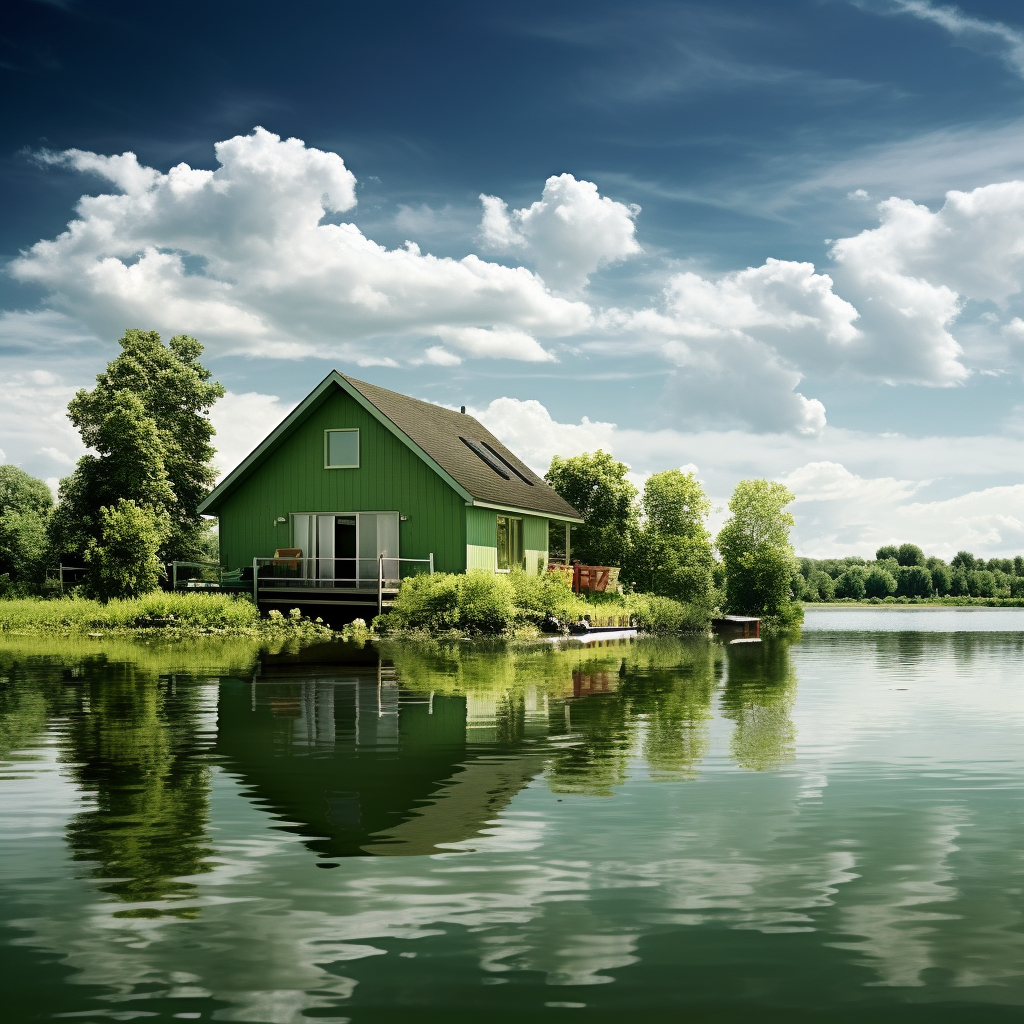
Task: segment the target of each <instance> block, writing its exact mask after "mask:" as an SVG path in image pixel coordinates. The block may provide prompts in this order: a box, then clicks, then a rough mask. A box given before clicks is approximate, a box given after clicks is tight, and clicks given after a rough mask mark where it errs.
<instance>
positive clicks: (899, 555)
mask: <svg viewBox="0 0 1024 1024" xmlns="http://www.w3.org/2000/svg"><path fill="white" fill-rule="evenodd" d="M896 561H897V562H899V563H900V565H908V566H909V565H924V564H925V557H924V552H923V551H922V550H921V549H920V548H919V547H918V546H917V545H916V544H901V545H900V546H899V550H898V551H897V552H896Z"/></svg>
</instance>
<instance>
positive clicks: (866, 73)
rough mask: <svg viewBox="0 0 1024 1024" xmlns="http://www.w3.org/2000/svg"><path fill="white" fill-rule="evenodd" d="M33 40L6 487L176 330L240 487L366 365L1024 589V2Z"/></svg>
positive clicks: (9, 87)
mask: <svg viewBox="0 0 1024 1024" xmlns="http://www.w3.org/2000/svg"><path fill="white" fill-rule="evenodd" d="M5 7H6V12H7V17H6V25H5V31H4V34H3V40H2V42H3V51H2V56H0V73H2V74H3V76H4V86H3V96H4V100H3V102H4V118H3V127H2V129H0V130H2V133H3V138H2V145H0V176H2V195H3V197H4V200H5V203H4V215H3V218H2V220H0V258H2V260H3V262H4V265H5V267H6V273H5V274H4V276H3V278H2V282H3V293H2V303H0V309H2V320H0V360H2V363H0V375H2V378H3V380H4V381H5V388H4V390H5V391H6V393H7V396H8V400H7V401H6V402H3V403H2V405H3V406H4V407H5V408H0V449H2V451H3V453H4V457H5V458H6V459H7V460H9V461H12V462H15V463H17V464H19V465H21V466H23V467H24V468H25V469H27V470H29V471H30V472H32V473H35V474H37V475H39V476H42V477H44V478H47V479H50V480H54V481H55V480H56V479H57V478H59V477H60V476H62V475H64V474H65V473H66V472H67V471H68V469H69V467H70V466H71V465H72V464H73V460H74V459H75V458H77V456H78V455H79V454H80V453H81V446H80V444H79V443H78V441H77V437H76V435H75V434H74V432H73V430H71V428H70V426H69V425H68V424H67V423H66V421H65V420H64V419H63V408H64V405H65V404H66V401H67V399H68V397H69V396H70V394H71V393H73V391H74V389H75V388H76V387H79V386H83V385H88V384H89V383H90V381H91V380H92V377H93V376H94V375H95V374H96V373H97V372H98V371H99V370H101V369H102V368H103V366H104V365H105V363H106V361H107V360H108V359H109V358H110V357H111V355H112V354H113V353H114V351H115V350H116V339H117V337H119V335H120V333H121V331H122V330H123V328H124V327H126V326H139V327H151V328H155V329H159V330H160V331H161V332H164V333H165V334H167V335H170V334H173V333H178V332H182V331H184V332H188V333H191V334H194V335H196V336H197V337H199V338H200V340H201V341H203V342H204V344H206V345H207V354H208V357H209V359H208V361H209V365H210V366H211V367H212V368H213V370H214V372H215V373H216V375H217V377H218V379H220V380H221V381H222V382H223V383H224V384H225V386H226V387H227V388H228V389H229V392H230V394H229V396H228V398H227V399H225V401H224V402H223V403H222V404H221V406H220V407H219V408H218V409H217V410H215V412H214V419H215V421H216V423H217V425H218V429H219V443H220V447H221V449H222V452H221V461H222V465H223V466H224V467H225V468H227V467H229V466H230V465H231V464H233V462H235V461H237V459H238V458H240V457H241V456H242V455H244V454H245V452H246V451H247V450H248V448H249V447H251V446H252V445H253V444H254V443H255V442H256V441H258V440H259V438H260V437H261V436H262V435H263V434H264V433H266V432H267V431H268V430H269V429H270V428H271V427H272V426H273V424H274V422H275V421H276V420H277V419H278V418H279V417H280V416H281V415H283V414H284V413H285V412H286V411H287V409H288V408H290V407H291V405H292V404H294V403H295V402H296V401H297V400H298V399H300V398H301V397H302V396H303V395H304V394H305V393H306V392H308V391H309V390H310V389H311V387H312V386H313V385H314V384H315V383H316V382H317V381H319V380H320V379H321V378H322V376H323V375H324V374H325V373H326V372H327V370H328V369H330V368H332V367H337V368H338V369H341V370H342V371H343V372H348V373H352V374H354V375H356V376H362V377H364V378H366V379H370V380H373V381H376V382H378V383H380V384H383V385H384V386H387V387H393V388H396V389H398V390H401V391H405V392H407V393H411V394H415V395H418V396H420V397H423V398H427V399H430V400H433V401H438V402H444V403H448V404H451V405H461V404H466V405H468V406H470V407H471V408H472V409H473V410H474V411H476V412H477V413H478V415H479V416H480V417H481V418H482V419H484V420H485V421H486V422H488V424H489V425H490V426H491V427H492V429H495V430H496V431H497V432H499V434H501V435H502V436H503V437H504V438H505V439H506V440H507V442H508V443H509V444H511V445H512V446H513V447H515V448H516V449H517V450H520V451H522V453H523V454H524V455H525V456H526V457H528V459H529V461H531V463H532V464H533V465H535V466H536V467H537V468H538V469H541V470H543V468H544V467H545V466H546V464H547V461H548V459H549V458H550V456H551V454H553V453H555V452H560V453H571V452H575V451H581V450H588V449H593V448H595V447H597V446H598V445H601V446H603V447H605V448H606V449H611V450H612V451H613V452H614V453H615V454H616V455H617V456H619V457H620V458H622V459H623V460H624V461H626V462H628V463H629V464H630V465H631V466H632V467H633V471H634V473H635V476H636V479H637V480H638V482H639V481H641V480H642V479H643V477H644V476H645V475H646V474H647V473H650V472H652V471H657V470H659V469H664V468H669V467H672V466H694V467H696V469H697V472H698V475H699V476H700V477H701V479H702V480H704V481H705V483H706V485H707V487H708V490H709V492H710V493H711V494H712V495H713V497H714V498H715V500H716V501H717V502H718V503H719V505H721V504H723V503H724V502H725V500H727V498H728V495H729V492H730V491H731V488H732V486H734V484H735V482H736V481H737V480H738V479H740V478H742V477H744V476H751V475H765V476H769V477H773V478H776V479H781V480H784V481H786V482H787V483H789V484H790V486H791V487H792V488H793V489H794V490H795V491H796V493H797V494H798V498H799V500H798V502H797V504H796V506H795V512H796V515H797V520H798V525H797V530H796V534H795V537H796V542H797V547H798V550H800V551H801V552H802V553H807V554H814V555H825V554H845V553H860V554H869V553H870V552H871V551H873V550H874V548H875V547H876V546H877V545H878V544H879V543H882V542H888V541H892V540H896V541H902V540H907V539H912V540H917V541H918V542H919V543H922V544H924V545H925V546H926V547H927V548H929V549H930V550H934V551H936V552H938V553H943V554H947V555H948V554H952V553H953V552H954V551H955V550H957V549H958V548H961V547H968V548H969V549H971V550H973V551H975V553H979V554H988V555H992V554H1005V553H1016V552H1019V551H1024V483H1022V480H1021V466H1022V465H1024V395H1022V387H1021V375H1022V369H1024V320H1022V317H1024V300H1022V296H1021V289H1022V287H1024V184H1021V180H1022V179H1024V132H1022V128H1024V7H1022V6H1021V5H1020V4H1016V3H1001V2H988V3H966V4H960V5H959V6H957V7H953V6H949V5H943V4H940V3H928V2H925V0H878V2H867V0H862V2H854V3H850V2H840V0H833V2H789V3H772V4H764V3H740V2H731V3H730V2H725V3H722V2H719V3H713V4H712V3H707V4H701V3H651V4H637V3H630V4H625V3H594V2H588V3H573V2H555V3H552V2H546V3H504V4H500V5H498V4H485V3H422V2H420V3H383V2H378V3H373V4H368V3H363V4H350V3H327V4H317V3H305V4H299V5H288V6H286V5H280V4H263V3H251V2H250V3H227V2H222V3H204V4H192V3H180V2H179V3H175V4H173V5H171V4H156V3H153V4H145V5H139V4H131V3H105V2H90V3H84V2H74V0H68V2H64V3H56V2H53V3H41V2H29V3H16V2H9V3H7V4H6V5H5ZM257 129H259V130H257ZM123 154H134V156H133V157H132V156H123ZM183 165H184V166H183ZM172 168H177V170H173V171H172ZM1014 183H1016V184H1014ZM949 193H953V195H948V194H949ZM81 197H91V198H89V199H86V200H82V199H81ZM69 225H71V226H72V227H71V232H70V234H62V233H63V232H66V231H68V226H69ZM720 517H721V516H720V514H719V517H718V518H719V519H720Z"/></svg>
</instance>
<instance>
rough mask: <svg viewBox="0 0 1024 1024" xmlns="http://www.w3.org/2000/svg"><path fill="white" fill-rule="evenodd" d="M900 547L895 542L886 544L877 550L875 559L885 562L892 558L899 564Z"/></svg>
mask: <svg viewBox="0 0 1024 1024" xmlns="http://www.w3.org/2000/svg"><path fill="white" fill-rule="evenodd" d="M899 555H900V549H899V548H898V547H897V546H896V545H895V544H884V545H883V546H882V547H880V548H879V549H878V550H877V551H876V552H875V561H876V562H884V561H886V560H887V559H889V558H891V559H892V560H893V561H894V562H896V564H897V565H898V564H899Z"/></svg>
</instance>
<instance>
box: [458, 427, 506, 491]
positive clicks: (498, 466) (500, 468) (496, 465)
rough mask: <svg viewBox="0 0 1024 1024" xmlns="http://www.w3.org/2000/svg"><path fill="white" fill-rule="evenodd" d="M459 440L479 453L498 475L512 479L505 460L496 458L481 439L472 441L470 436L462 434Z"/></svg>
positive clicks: (472, 450)
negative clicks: (506, 468)
mask: <svg viewBox="0 0 1024 1024" xmlns="http://www.w3.org/2000/svg"><path fill="white" fill-rule="evenodd" d="M459 440H460V441H461V442H462V443H463V444H464V445H465V446H466V447H467V448H468V449H469V450H470V451H471V452H472V453H473V454H474V455H478V456H479V457H480V458H481V459H483V461H484V462H486V463H487V465H488V466H490V467H491V469H493V470H494V472H495V473H497V474H498V476H500V477H502V478H503V479H505V480H511V479H512V478H511V477H510V476H509V475H508V473H507V472H506V471H505V466H504V460H500V461H499V460H498V459H496V458H495V457H494V456H493V455H492V454H491V453H490V451H489V450H488V449H486V448H484V446H483V445H482V444H481V443H480V442H479V441H470V440H469V438H468V437H462V436H460V437H459ZM517 475H518V474H517Z"/></svg>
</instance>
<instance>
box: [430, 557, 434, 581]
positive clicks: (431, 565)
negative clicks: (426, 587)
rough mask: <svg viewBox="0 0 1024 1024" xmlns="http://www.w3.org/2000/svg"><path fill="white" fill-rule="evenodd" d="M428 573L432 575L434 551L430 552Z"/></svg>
mask: <svg viewBox="0 0 1024 1024" xmlns="http://www.w3.org/2000/svg"><path fill="white" fill-rule="evenodd" d="M430 575H431V576H433V575H434V552H433V551H431V552H430Z"/></svg>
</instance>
